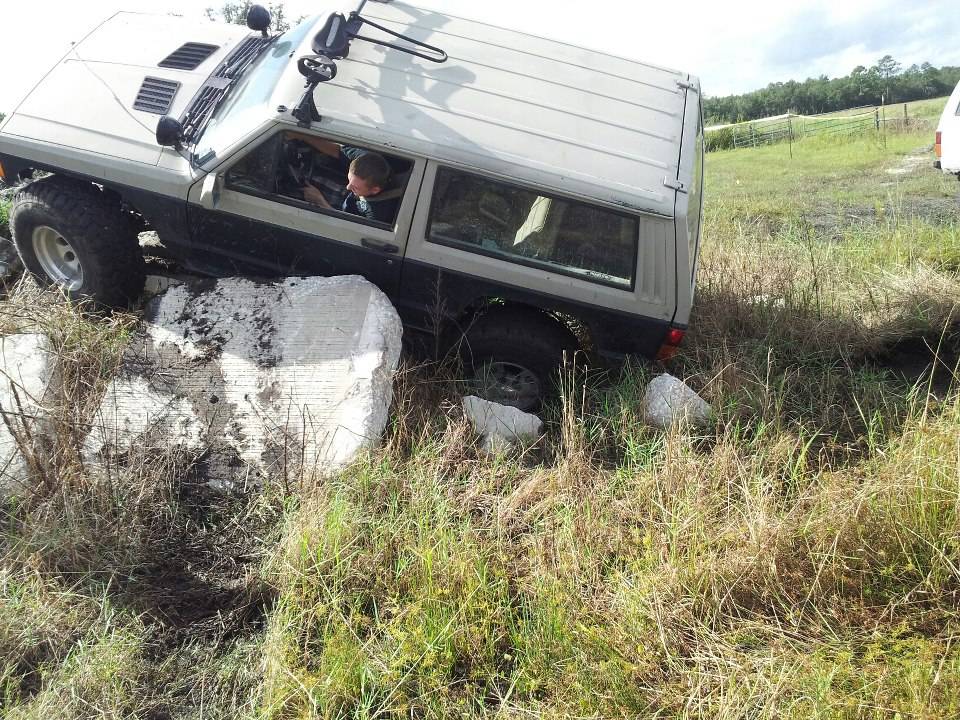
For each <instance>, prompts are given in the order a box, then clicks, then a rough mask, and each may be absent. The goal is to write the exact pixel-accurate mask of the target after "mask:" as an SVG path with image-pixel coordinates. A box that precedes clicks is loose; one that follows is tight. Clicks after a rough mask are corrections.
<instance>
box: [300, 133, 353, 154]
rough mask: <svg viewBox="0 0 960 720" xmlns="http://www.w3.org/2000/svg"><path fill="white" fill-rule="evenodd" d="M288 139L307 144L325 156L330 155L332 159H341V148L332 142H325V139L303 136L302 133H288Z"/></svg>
mask: <svg viewBox="0 0 960 720" xmlns="http://www.w3.org/2000/svg"><path fill="white" fill-rule="evenodd" d="M287 138H288V139H290V140H299V141H301V142H305V143H306V144H307V145H309V146H310V147H312V148H313V149H314V150H316V151H317V152H320V153H323V154H324V155H329V156H330V157H332V158H339V157H340V146H339V145H337V143H335V142H333V141H331V140H324V139H323V138H318V137H316V136H315V135H302V134H301V133H294V132H292V133H287Z"/></svg>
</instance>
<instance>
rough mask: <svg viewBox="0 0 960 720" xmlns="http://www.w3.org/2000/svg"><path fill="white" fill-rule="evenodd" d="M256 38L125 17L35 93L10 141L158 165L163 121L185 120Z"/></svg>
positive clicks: (96, 35) (195, 24) (72, 55)
mask: <svg viewBox="0 0 960 720" xmlns="http://www.w3.org/2000/svg"><path fill="white" fill-rule="evenodd" d="M249 34H250V30H249V29H247V28H246V27H242V26H239V25H226V24H222V23H213V22H204V21H198V20H186V19H183V18H177V17H171V16H164V15H145V14H139V13H128V12H121V13H117V14H116V15H114V16H113V17H111V18H110V19H109V20H106V21H105V22H104V23H102V24H101V25H100V26H98V27H97V28H96V29H95V30H93V31H92V32H91V33H90V34H89V35H87V37H86V38H84V39H83V40H82V41H81V42H79V43H77V44H76V45H75V46H74V47H73V48H72V49H71V50H70V52H69V53H67V55H66V57H64V58H63V60H61V61H60V62H59V63H58V64H57V65H56V67H54V68H53V70H51V71H50V72H49V73H48V74H47V75H46V76H45V77H44V78H43V80H41V81H40V83H38V85H37V86H36V87H35V88H34V89H33V90H31V91H30V93H29V94H28V95H27V96H26V98H24V100H23V102H21V103H20V105H19V106H18V107H17V108H16V109H15V111H14V112H13V113H12V115H11V117H10V118H8V120H7V122H6V123H5V124H4V126H3V134H4V135H9V136H17V137H20V138H24V139H29V140H35V141H40V142H43V143H44V144H46V145H61V146H64V147H67V148H71V149H73V150H81V151H86V152H90V153H95V154H98V155H104V156H109V157H113V158H119V159H124V160H130V161H132V162H138V163H146V164H150V165H155V164H156V163H157V162H158V160H159V158H160V154H161V151H162V148H160V147H159V146H158V145H157V141H156V137H155V132H156V127H157V121H158V120H159V119H160V117H161V115H163V114H169V115H173V116H174V117H178V116H179V115H180V114H181V113H182V112H183V110H184V109H185V108H186V106H187V105H188V104H189V102H190V100H191V99H192V98H193V96H194V94H195V93H196V92H197V90H198V89H199V88H200V86H201V85H202V84H203V82H204V81H205V80H206V79H207V77H209V76H210V74H211V73H212V72H213V71H214V69H216V67H217V66H218V65H219V64H220V63H221V62H222V61H223V59H224V58H225V57H226V56H227V55H228V54H229V53H230V51H231V50H233V48H235V47H236V46H237V44H238V43H239V42H240V41H241V40H242V39H243V38H245V37H247V36H248V35H249ZM188 43H189V44H190V45H189V46H188V47H186V48H184V46H185V45H187V44H188ZM178 51H180V52H178ZM171 55H173V58H171ZM165 61H166V62H165ZM161 63H164V65H171V64H172V65H174V66H175V67H162V66H161ZM148 78H149V79H150V80H149V81H148V82H147V85H144V82H145V81H147V79H148ZM158 81H159V89H160V92H159V95H158V92H157V88H158ZM171 94H172V97H171ZM138 98H139V102H138ZM145 108H148V109H145ZM162 109H165V112H160V110H162Z"/></svg>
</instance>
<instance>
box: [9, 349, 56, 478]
mask: <svg viewBox="0 0 960 720" xmlns="http://www.w3.org/2000/svg"><path fill="white" fill-rule="evenodd" d="M54 368H55V363H54V357H53V355H52V353H51V352H50V344H49V341H48V339H47V337H46V336H45V335H42V334H36V333H24V334H19V335H7V336H6V337H2V338H0V412H2V414H3V422H2V423H0V495H9V494H16V493H18V492H20V491H22V490H23V489H24V488H25V487H28V486H29V483H30V478H29V476H28V468H27V464H26V462H25V460H24V456H23V454H22V452H21V449H20V444H21V443H25V444H28V445H29V444H30V443H31V438H33V439H34V440H35V439H36V438H38V437H39V436H41V435H42V434H43V432H44V430H45V428H44V424H45V421H46V417H47V415H46V412H45V410H44V397H45V396H46V394H47V392H48V388H49V387H50V385H51V383H52V381H53V377H54ZM11 430H12V432H11ZM18 438H19V442H18ZM38 450H39V448H38ZM31 451H32V448H31Z"/></svg>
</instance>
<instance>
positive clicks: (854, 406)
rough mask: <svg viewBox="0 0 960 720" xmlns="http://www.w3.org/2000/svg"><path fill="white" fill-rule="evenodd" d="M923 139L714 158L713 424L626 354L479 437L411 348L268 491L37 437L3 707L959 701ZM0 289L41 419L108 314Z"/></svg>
mask: <svg viewBox="0 0 960 720" xmlns="http://www.w3.org/2000/svg"><path fill="white" fill-rule="evenodd" d="M929 143H930V139H929V138H928V137H927V134H920V133H913V134H890V135H888V137H887V143H886V146H885V147H884V145H883V144H882V143H881V142H877V141H875V140H871V139H869V138H861V139H858V140H856V141H855V142H853V143H850V144H840V143H829V142H824V141H815V140H807V141H803V142H801V143H797V144H795V145H794V156H793V158H792V160H791V158H790V157H789V155H788V152H787V151H788V149H787V148H786V147H785V146H774V147H765V148H758V149H755V150H741V151H735V152H717V153H712V154H710V155H708V157H707V180H708V187H707V195H706V197H707V207H706V213H705V237H704V243H703V249H702V264H701V271H700V275H699V289H698V298H697V303H696V308H695V316H694V319H693V321H692V324H691V332H690V335H689V336H688V339H687V342H686V345H685V347H684V350H683V353H682V355H681V356H680V357H679V358H677V359H676V360H675V361H674V362H673V364H672V365H671V366H670V368H669V369H670V370H671V372H673V373H675V374H678V375H681V376H683V377H685V378H686V379H687V380H688V382H689V383H690V384H691V385H692V386H694V387H695V388H696V389H697V390H698V391H699V392H700V393H701V394H702V395H703V396H704V397H705V398H706V399H707V400H709V401H710V402H711V403H712V405H713V407H714V408H715V411H716V416H717V419H716V424H715V425H714V426H712V427H710V428H708V429H703V430H696V429H693V428H683V427H678V428H674V429H673V430H671V431H669V432H661V431H655V430H653V429H651V428H649V427H647V426H645V425H644V424H643V422H642V410H641V406H640V401H641V398H642V395H643V391H644V387H645V384H646V382H647V381H648V380H649V379H650V377H652V375H653V373H655V372H658V370H657V369H655V368H650V367H646V366H642V365H630V366H627V367H626V368H624V369H623V371H622V372H619V373H617V374H616V375H615V376H613V377H610V378H608V379H607V380H606V381H604V382H595V381H593V380H591V379H589V378H588V380H587V382H588V385H587V386H586V387H583V386H582V382H584V379H583V377H582V376H581V375H574V376H572V377H571V379H569V382H568V384H567V389H566V392H565V394H564V401H563V402H561V403H558V404H557V405H556V406H553V407H551V408H549V409H548V411H547V412H546V413H545V418H546V420H547V436H546V438H545V439H544V441H543V442H542V443H540V444H539V445H538V446H536V447H534V448H531V449H529V450H527V451H525V452H523V453H519V454H507V455H502V456H499V457H496V458H488V457H487V456H485V455H483V454H482V453H481V452H480V451H479V450H478V449H477V447H476V443H475V438H474V437H473V435H472V434H471V432H470V430H469V427H468V426H467V425H466V423H465V422H464V420H463V418H462V417H460V415H459V412H458V411H457V410H456V402H457V396H456V387H455V385H454V384H452V383H449V382H447V381H446V380H445V379H444V377H443V376H438V375H436V374H435V373H434V371H433V370H431V369H430V368H411V369H406V370H404V372H402V373H401V374H400V375H399V377H398V380H397V388H396V390H397V392H396V400H395V404H394V412H393V414H392V420H391V423H390V426H389V428H388V431H387V435H386V438H385V444H384V447H383V448H382V449H381V450H379V451H377V452H374V453H371V454H369V455H367V456H365V457H363V458H361V459H360V460H359V461H358V462H357V463H355V464H354V465H353V466H352V467H351V468H349V469H348V470H347V471H346V472H344V473H342V474H341V475H339V476H338V477H335V478H331V479H330V480H329V481H325V482H323V483H320V484H318V485H311V486H309V487H301V488H299V489H297V490H296V492H293V493H291V494H285V493H284V492H283V491H282V489H281V488H280V487H271V488H267V490H266V491H265V492H264V493H263V494H260V495H256V496H222V495H217V494H214V493H211V492H209V491H208V490H206V489H205V488H204V487H202V486H200V485H199V484H198V482H197V479H196V478H195V477H194V476H193V475H192V474H191V473H190V471H189V469H186V470H185V469H184V466H183V463H182V462H178V459H177V458H164V457H161V458H151V457H143V458H133V459H132V460H131V462H130V463H129V467H128V468H127V469H126V470H125V471H124V472H123V473H121V474H120V475H119V476H118V477H116V478H114V479H113V480H112V481H111V484H109V486H106V487H105V486H103V485H101V484H98V483H96V482H94V481H93V479H91V478H89V477H88V476H87V475H86V473H85V472H84V469H83V468H82V467H79V466H78V464H77V462H76V460H75V457H74V456H73V455H71V453H70V452H69V447H70V443H69V442H65V443H63V444H62V447H59V446H58V447H57V448H53V452H50V453H47V454H45V455H43V456H42V457H40V458H39V460H40V461H42V462H43V463H44V465H43V466H44V467H50V468H51V472H50V473H49V475H48V477H49V478H50V481H49V482H47V483H41V484H39V485H38V487H37V490H36V492H34V493H32V494H30V495H28V496H27V497H25V498H23V499H21V500H19V501H10V502H8V503H7V505H6V506H5V509H4V510H3V512H2V514H0V558H2V560H0V714H2V715H3V716H4V717H8V718H34V717H36V718H41V717H43V718H48V717H63V718H75V717H97V718H109V717H115V718H120V717H143V718H162V717H176V718H180V717H184V718H186V717H203V718H220V717H222V718H228V717H229V718H236V717H245V718H263V719H277V720H280V719H281V718H283V719H287V718H387V717H391V718H393V717H395V718H400V717H416V718H450V717H493V716H497V717H521V716H523V717H543V718H570V717H591V718H594V717H597V718H599V717H661V718H692V717H709V718H797V719H798V720H799V719H801V718H803V719H806V718H896V717H899V718H931V719H932V718H951V717H960V700H958V698H960V644H958V643H957V634H958V629H960V624H958V621H960V614H958V609H960V570H958V564H960V446H958V437H960V392H958V389H960V388H958V384H957V382H956V362H957V357H958V350H960V339H958V337H957V335H958V333H957V326H956V322H957V313H958V308H957V302H958V298H960V279H958V268H960V262H958V261H960V241H958V237H957V233H958V219H960V217H958V213H957V199H958V191H960V186H958V184H957V183H956V181H955V180H950V179H948V178H945V177H944V176H941V175H939V174H937V173H934V172H933V170H932V168H930V163H929V162H927V160H929V159H930V158H929V157H928V155H929V152H928V151H927V149H926V148H927V147H928V146H929ZM921 155H922V156H923V157H924V162H923V163H920V164H917V165H910V166H909V169H908V171H907V172H903V173H889V172H887V171H888V170H891V169H897V168H901V167H905V163H908V161H909V159H910V158H911V157H915V156H921ZM0 321H2V326H3V328H4V331H5V332H10V331H12V330H14V329H17V328H22V327H24V326H25V325H29V324H39V325H40V326H41V327H43V328H46V329H47V330H48V331H49V332H51V333H52V334H53V337H54V346H55V348H57V351H58V352H59V353H60V354H61V355H62V357H63V361H64V366H65V368H66V373H65V376H66V377H67V378H72V380H71V382H70V383H68V385H67V391H66V392H65V393H64V394H63V397H62V398H60V399H59V400H58V405H62V409H63V412H62V414H61V415H59V416H58V417H63V418H67V417H68V416H69V415H70V412H73V411H70V412H68V410H69V409H70V408H78V407H82V406H83V405H84V403H86V402H89V399H90V398H91V397H95V396H96V394H97V388H98V387H99V386H100V385H99V384H100V383H102V378H103V377H106V376H107V375H108V374H109V371H110V368H111V367H112V366H113V364H114V363H115V362H116V358H117V354H118V349H119V347H120V346H121V344H122V339H123V336H124V334H125V333H127V332H129V330H130V327H131V323H132V322H133V318H126V317H117V318H115V319H114V320H113V321H112V322H111V323H110V324H106V325H105V324H104V323H102V322H93V321H92V320H90V319H88V318H84V317H81V316H78V315H77V314H75V313H74V312H72V311H70V310H69V309H67V308H64V307H63V306H62V305H61V304H59V303H58V302H55V301H52V300H49V299H47V298H44V297H37V296H36V295H35V294H31V293H30V292H28V291H27V290H26V288H23V287H22V288H19V289H18V290H17V291H15V292H14V293H13V295H12V297H11V298H10V299H9V300H7V301H6V302H5V303H3V304H2V305H0ZM927 346H929V347H930V348H932V350H933V351H937V353H938V357H939V358H940V360H941V362H940V364H939V369H938V371H937V372H935V373H928V372H925V370H924V366H925V365H926V363H927V361H928V359H929V357H930V355H931V350H928V349H927ZM77 412H79V411H77ZM68 426H69V423H67V422H66V421H65V422H64V430H63V433H62V435H63V436H64V437H69V435H70V431H69V429H68Z"/></svg>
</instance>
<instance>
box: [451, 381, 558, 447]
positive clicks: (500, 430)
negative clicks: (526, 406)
mask: <svg viewBox="0 0 960 720" xmlns="http://www.w3.org/2000/svg"><path fill="white" fill-rule="evenodd" d="M463 412H464V413H465V414H466V416H467V418H469V420H470V422H471V423H472V424H473V427H474V429H475V430H476V431H477V433H478V434H479V435H480V436H481V438H482V440H481V447H482V448H483V449H484V450H486V451H487V452H491V453H496V452H499V451H502V450H505V449H507V448H509V447H510V446H512V445H517V444H523V443H529V442H532V441H534V440H536V439H537V438H538V437H540V435H541V434H542V433H543V421H542V420H541V419H540V418H538V417H537V416H536V415H531V414H530V413H525V412H523V411H522V410H518V409H517V408H515V407H509V406H507V405H499V404H498V403H494V402H490V401H489V400H484V399H482V398H478V397H476V396H475V395H468V396H467V397H465V398H464V399H463Z"/></svg>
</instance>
